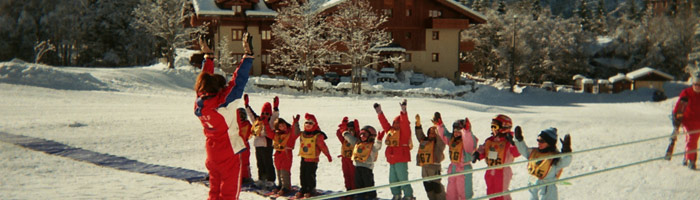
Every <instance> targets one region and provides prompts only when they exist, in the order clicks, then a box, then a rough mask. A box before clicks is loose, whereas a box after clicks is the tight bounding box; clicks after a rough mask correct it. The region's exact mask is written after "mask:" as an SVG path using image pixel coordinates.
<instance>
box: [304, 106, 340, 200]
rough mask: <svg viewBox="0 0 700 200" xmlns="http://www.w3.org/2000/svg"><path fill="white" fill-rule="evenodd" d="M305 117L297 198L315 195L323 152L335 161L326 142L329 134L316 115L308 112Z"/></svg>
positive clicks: (330, 159)
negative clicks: (319, 163) (317, 173)
mask: <svg viewBox="0 0 700 200" xmlns="http://www.w3.org/2000/svg"><path fill="white" fill-rule="evenodd" d="M304 119H306V121H305V122H304V131H303V132H302V133H303V134H302V135H301V136H300V137H299V140H300V142H299V143H300V144H299V156H301V168H300V173H299V179H301V188H300V189H299V192H298V193H297V194H296V195H295V196H296V197H297V198H301V197H304V198H308V197H311V196H314V195H315V194H314V193H315V192H316V170H317V169H318V162H319V155H320V154H321V152H323V154H324V155H326V158H328V162H332V161H333V159H332V158H331V154H330V153H329V152H328V147H327V146H326V143H325V142H324V140H326V139H327V138H328V136H326V133H324V132H322V131H321V129H320V128H319V126H318V121H317V120H316V117H315V116H314V115H312V114H309V113H306V115H305V116H304Z"/></svg>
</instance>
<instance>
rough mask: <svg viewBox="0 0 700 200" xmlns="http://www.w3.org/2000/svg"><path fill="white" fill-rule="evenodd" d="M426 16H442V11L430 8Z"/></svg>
mask: <svg viewBox="0 0 700 200" xmlns="http://www.w3.org/2000/svg"><path fill="white" fill-rule="evenodd" d="M428 16H429V17H442V11H439V10H430V11H428Z"/></svg>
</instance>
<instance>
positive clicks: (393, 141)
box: [384, 129, 401, 147]
mask: <svg viewBox="0 0 700 200" xmlns="http://www.w3.org/2000/svg"><path fill="white" fill-rule="evenodd" d="M400 137H401V131H399V130H394V129H391V130H389V132H387V137H386V140H384V142H385V144H386V146H387V147H398V146H399V138H400Z"/></svg>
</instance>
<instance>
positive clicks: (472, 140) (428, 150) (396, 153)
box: [238, 94, 571, 199]
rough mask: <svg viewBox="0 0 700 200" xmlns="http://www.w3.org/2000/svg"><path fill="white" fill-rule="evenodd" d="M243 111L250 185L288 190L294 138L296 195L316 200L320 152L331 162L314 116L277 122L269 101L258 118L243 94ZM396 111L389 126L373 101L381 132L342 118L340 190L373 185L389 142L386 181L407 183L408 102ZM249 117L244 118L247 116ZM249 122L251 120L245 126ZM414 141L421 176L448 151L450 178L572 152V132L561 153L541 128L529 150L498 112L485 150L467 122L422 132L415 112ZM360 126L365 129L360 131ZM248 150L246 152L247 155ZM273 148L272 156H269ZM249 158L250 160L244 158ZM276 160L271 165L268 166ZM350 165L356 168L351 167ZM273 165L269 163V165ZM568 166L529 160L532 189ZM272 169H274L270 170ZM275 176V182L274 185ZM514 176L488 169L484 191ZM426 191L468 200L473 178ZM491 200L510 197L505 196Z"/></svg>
mask: <svg viewBox="0 0 700 200" xmlns="http://www.w3.org/2000/svg"><path fill="white" fill-rule="evenodd" d="M243 99H244V103H245V109H239V110H238V113H239V116H242V118H241V117H239V119H240V120H241V121H242V122H239V124H242V125H241V128H240V129H239V131H241V133H240V135H241V136H242V137H243V139H244V140H245V141H246V146H249V145H248V144H247V141H248V138H249V137H250V136H253V137H255V139H254V143H255V144H254V145H255V147H256V148H255V150H256V152H255V154H256V159H257V163H258V165H257V166H258V178H259V180H258V181H256V182H255V184H256V185H257V186H259V187H262V188H265V189H269V190H271V191H273V192H274V193H276V194H277V195H285V194H289V193H290V192H292V191H293V190H292V187H291V178H290V177H291V173H290V172H291V171H290V170H291V166H292V160H293V155H292V151H293V150H294V148H295V146H296V145H295V143H296V141H297V140H298V141H299V143H300V144H299V153H298V156H300V157H301V166H300V175H299V177H300V183H301V188H300V189H299V191H298V192H297V193H296V194H295V196H296V198H305V197H310V196H314V195H315V194H314V192H315V189H316V170H317V169H318V162H319V156H320V154H321V153H323V154H324V155H325V156H326V157H327V159H328V161H329V162H332V158H331V156H330V153H329V149H328V146H326V143H325V141H324V140H325V139H327V135H326V134H325V133H324V132H322V131H321V130H320V128H319V125H318V121H317V120H316V117H315V116H314V115H312V114H309V113H307V114H306V115H305V116H304V119H305V121H304V122H303V123H304V124H303V129H300V127H299V119H300V116H299V115H296V116H294V117H293V122H292V124H290V123H288V122H287V121H285V120H284V119H282V118H279V107H278V106H279V98H278V97H275V98H274V99H273V104H272V105H271V104H270V103H264V104H263V108H262V111H261V115H260V116H258V115H257V114H256V113H255V112H254V111H253V109H251V107H250V105H249V100H248V96H247V94H246V95H244V96H243ZM399 105H400V106H401V112H400V114H399V115H398V116H396V117H395V118H394V120H393V121H392V123H391V124H390V123H389V121H388V120H387V118H386V116H385V114H384V112H383V111H382V108H381V105H379V104H377V103H375V104H374V109H375V111H376V113H377V117H378V119H379V122H380V124H381V130H379V131H378V130H377V129H375V128H374V127H372V126H369V125H366V126H360V123H359V121H358V120H357V119H355V120H352V121H351V120H349V119H348V117H344V118H343V119H342V121H341V123H340V124H339V125H338V129H337V130H336V136H337V138H338V139H339V141H340V144H341V147H340V152H341V153H340V155H339V156H338V157H339V158H341V162H342V171H343V177H344V183H345V188H346V189H347V190H353V189H360V188H365V187H372V186H374V174H373V167H374V162H375V161H376V160H377V158H378V152H379V150H380V149H381V148H382V144H384V145H386V150H385V156H386V160H387V162H388V163H389V182H390V183H394V182H399V181H406V180H408V163H409V162H411V149H412V148H413V141H412V138H411V137H412V134H411V127H410V122H409V120H408V113H407V112H406V105H407V102H406V100H403V101H402V102H401V103H400V104H399ZM246 116H247V119H246ZM248 119H249V120H250V122H248ZM415 120H416V121H415V127H414V130H415V136H416V139H417V141H418V153H417V154H416V155H415V158H416V165H417V166H420V167H421V175H422V177H429V176H435V175H440V174H441V169H442V166H441V162H442V161H443V160H444V159H445V156H444V150H445V148H447V149H448V155H447V159H448V160H449V161H450V164H449V166H448V168H447V173H448V174H453V173H459V172H463V171H465V170H471V169H472V166H471V165H472V163H476V162H477V161H479V160H485V161H486V164H487V165H488V166H497V165H501V164H507V163H511V162H513V159H514V158H515V157H518V156H520V155H521V154H522V155H523V156H524V157H525V158H527V159H537V158H541V157H545V156H551V155H556V154H559V153H566V152H571V142H570V137H569V135H566V136H565V137H564V139H563V140H561V142H562V145H563V147H562V149H561V151H559V150H558V149H557V148H556V143H557V138H558V136H557V129H556V128H549V129H545V130H543V131H541V133H540V134H539V136H538V138H537V142H538V147H537V148H528V146H527V145H526V144H525V142H524V141H523V135H522V130H521V128H520V127H519V126H518V127H515V131H514V132H513V131H511V129H512V126H513V123H512V120H511V119H510V117H508V116H506V115H502V114H501V115H497V116H496V117H494V118H493V119H492V121H491V130H492V133H491V136H490V137H488V138H487V139H486V140H485V142H484V143H483V144H482V145H478V142H479V140H478V138H477V137H476V136H475V135H474V134H472V132H471V123H470V121H469V119H468V118H464V119H458V120H456V121H455V122H454V123H453V124H452V131H451V132H450V131H449V130H448V129H447V128H446V127H445V125H444V123H443V121H442V117H441V115H440V113H439V112H436V113H435V114H434V116H433V117H432V119H431V122H432V125H430V126H429V127H428V129H427V133H426V132H424V130H423V127H422V124H421V120H420V115H416V116H415ZM360 127H362V128H360ZM248 151H249V150H248ZM273 151H274V154H273ZM242 155H243V156H242V158H241V159H242V162H241V163H242V164H244V166H243V170H244V171H243V172H242V174H243V175H242V176H243V180H244V181H243V182H244V184H245V183H246V182H252V179H251V177H250V168H249V167H248V166H247V165H249V164H248V163H250V162H249V155H250V153H249V152H248V154H242ZM246 155H247V156H246ZM273 155H274V162H273V161H272V159H273ZM353 162H354V163H353ZM273 163H274V164H273ZM570 163H571V156H570V155H567V156H563V157H559V158H554V159H546V160H540V161H533V162H529V163H528V172H529V173H530V174H531V175H532V178H531V180H530V181H529V184H530V185H536V184H541V183H547V182H551V181H555V180H556V179H557V178H558V177H559V174H560V173H561V169H562V168H564V167H566V166H568V165H569V164H570ZM275 169H276V171H275ZM275 174H277V181H278V184H277V186H275V183H274V180H275ZM512 175H513V173H512V170H511V168H510V167H502V168H495V169H489V170H487V171H486V173H485V176H484V178H485V180H486V185H487V194H495V193H500V192H504V191H507V190H508V187H509V185H510V180H511V177H512ZM423 186H424V188H425V191H426V193H427V196H428V199H469V198H472V197H473V194H474V192H473V189H472V188H473V186H472V174H471V173H468V174H464V175H460V176H451V177H449V178H448V183H447V188H445V186H444V185H443V184H442V183H441V181H440V179H436V180H431V181H425V182H423ZM530 192H531V194H532V199H557V188H556V186H555V185H549V186H546V187H541V188H535V189H531V190H530ZM391 193H392V195H393V197H392V199H416V198H415V197H414V196H413V189H412V188H411V185H410V184H407V185H403V186H397V187H392V188H391ZM346 198H347V199H376V198H377V192H376V191H371V192H365V193H361V194H356V195H353V196H349V197H346ZM493 199H511V198H510V196H509V195H504V196H500V197H497V198H493Z"/></svg>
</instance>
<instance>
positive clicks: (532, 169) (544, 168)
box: [527, 150, 562, 180]
mask: <svg viewBox="0 0 700 200" xmlns="http://www.w3.org/2000/svg"><path fill="white" fill-rule="evenodd" d="M556 154H558V153H556V152H547V153H541V152H539V151H537V150H533V151H532V152H530V159H537V158H541V157H545V156H551V155H556ZM550 169H552V160H551V159H547V160H540V161H533V162H528V163H527V171H528V173H530V175H533V176H535V177H537V178H538V179H540V180H542V179H544V177H546V176H547V174H549V170H550ZM561 172H562V170H559V172H557V176H556V177H557V179H558V178H559V175H561Z"/></svg>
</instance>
